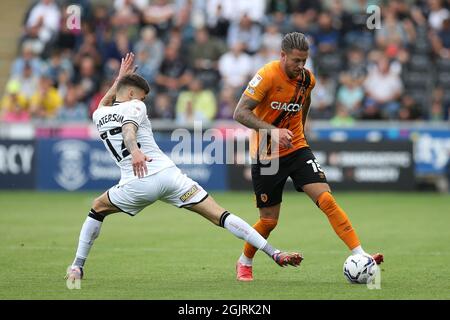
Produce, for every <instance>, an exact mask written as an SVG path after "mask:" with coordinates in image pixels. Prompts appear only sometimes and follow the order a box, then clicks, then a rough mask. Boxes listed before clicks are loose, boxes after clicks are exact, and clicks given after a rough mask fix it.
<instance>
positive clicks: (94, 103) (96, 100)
mask: <svg viewBox="0 0 450 320" xmlns="http://www.w3.org/2000/svg"><path fill="white" fill-rule="evenodd" d="M111 86H112V81H110V80H103V82H102V83H101V84H100V89H99V90H98V91H97V92H96V93H95V94H94V96H93V97H92V99H91V101H90V103H89V112H88V113H89V119H91V117H92V114H93V113H94V111H95V110H97V108H98V105H99V104H100V101H101V100H102V99H103V97H104V96H105V94H106V92H107V91H108V90H109V88H111Z"/></svg>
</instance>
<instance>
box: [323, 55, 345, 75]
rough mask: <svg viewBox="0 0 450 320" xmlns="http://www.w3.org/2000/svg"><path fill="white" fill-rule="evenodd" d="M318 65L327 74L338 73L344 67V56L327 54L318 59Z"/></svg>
mask: <svg viewBox="0 0 450 320" xmlns="http://www.w3.org/2000/svg"><path fill="white" fill-rule="evenodd" d="M317 63H318V67H319V69H320V70H322V71H323V72H326V73H331V74H333V73H338V72H339V71H341V69H342V67H343V63H342V56H341V54H340V53H337V52H336V53H326V54H321V55H320V56H318V57H317Z"/></svg>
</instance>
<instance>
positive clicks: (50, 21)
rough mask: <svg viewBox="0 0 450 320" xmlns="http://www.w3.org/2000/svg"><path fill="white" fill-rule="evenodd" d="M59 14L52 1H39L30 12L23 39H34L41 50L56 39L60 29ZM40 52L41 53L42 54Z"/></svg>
mask: <svg viewBox="0 0 450 320" xmlns="http://www.w3.org/2000/svg"><path fill="white" fill-rule="evenodd" d="M60 20H61V12H60V9H59V7H58V5H57V4H56V3H55V1H54V0H40V1H39V2H38V3H37V4H36V5H35V6H34V7H33V8H32V9H31V11H30V13H29V15H28V19H27V21H26V23H25V28H26V29H25V38H27V37H30V38H36V37H37V39H39V41H40V42H41V44H42V50H43V49H44V47H45V46H46V45H47V43H49V42H50V41H51V40H54V38H55V37H56V35H57V33H58V31H59V28H60ZM42 50H41V52H42Z"/></svg>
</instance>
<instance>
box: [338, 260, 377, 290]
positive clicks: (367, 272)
mask: <svg viewBox="0 0 450 320" xmlns="http://www.w3.org/2000/svg"><path fill="white" fill-rule="evenodd" d="M377 272H378V266H377V263H376V262H375V260H374V259H373V258H372V257H371V256H369V255H365V254H354V255H351V256H349V257H348V258H347V260H345V262H344V276H345V277H346V278H347V280H348V281H349V282H350V283H370V282H371V281H372V280H373V279H374V278H375V276H376V274H377Z"/></svg>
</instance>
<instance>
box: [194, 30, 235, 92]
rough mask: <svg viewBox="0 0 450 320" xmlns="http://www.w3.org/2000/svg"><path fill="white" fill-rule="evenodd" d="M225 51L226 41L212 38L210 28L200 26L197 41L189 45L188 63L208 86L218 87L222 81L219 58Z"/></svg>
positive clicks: (196, 35) (196, 34)
mask: <svg viewBox="0 0 450 320" xmlns="http://www.w3.org/2000/svg"><path fill="white" fill-rule="evenodd" d="M225 51H226V46H225V43H224V42H223V41H220V40H218V39H216V38H211V37H210V36H209V32H208V29H206V28H200V29H198V30H197V31H196V33H195V41H194V42H193V43H191V45H190V46H189V47H188V57H189V58H188V59H189V61H188V63H189V67H190V68H191V69H192V70H193V72H194V74H195V76H196V77H197V78H199V79H201V80H202V81H203V83H204V84H205V85H206V86H207V87H210V88H211V87H212V88H216V87H217V85H218V83H219V81H220V74H219V70H218V69H219V67H218V65H219V58H220V57H221V55H222V54H224V53H225Z"/></svg>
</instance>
